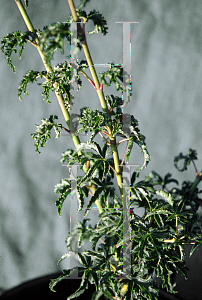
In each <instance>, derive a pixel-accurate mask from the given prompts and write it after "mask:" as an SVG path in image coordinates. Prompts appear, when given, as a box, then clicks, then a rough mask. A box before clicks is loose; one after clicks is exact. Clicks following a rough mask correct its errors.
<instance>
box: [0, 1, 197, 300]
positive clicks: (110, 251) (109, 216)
mask: <svg viewBox="0 0 202 300" xmlns="http://www.w3.org/2000/svg"><path fill="white" fill-rule="evenodd" d="M88 1H89V0H82V1H81V5H80V6H79V8H78V9H77V10H75V12H74V13H76V14H77V17H78V20H83V22H84V23H86V22H88V21H89V20H91V21H93V23H94V30H93V31H91V32H89V34H94V33H98V32H101V33H102V34H103V35H106V33H107V29H108V28H107V22H106V20H105V19H104V17H103V16H102V15H101V14H100V13H99V12H96V11H95V10H93V11H91V12H90V13H89V14H87V13H86V12H85V11H81V10H80V9H81V8H82V7H83V6H85V4H86V3H87V2H88ZM24 2H25V6H26V8H27V7H28V1H24ZM69 2H71V3H73V2H72V1H69ZM18 5H19V6H20V7H21V8H23V6H22V3H21V1H18ZM22 16H23V18H24V19H25V20H28V17H27V13H26V12H25V11H24V13H23V14H22ZM73 21H74V17H73V13H72V15H70V17H69V19H68V20H67V21H66V22H63V23H54V24H49V25H47V26H45V27H44V28H43V31H41V30H35V29H34V28H33V27H32V25H31V23H29V22H28V23H29V28H28V29H29V30H28V31H26V32H25V33H22V32H21V31H16V32H13V33H10V34H8V35H6V36H5V37H4V38H3V39H2V41H1V45H2V46H1V50H2V52H3V54H4V55H5V57H6V59H7V62H8V64H9V65H10V67H11V69H12V70H13V72H14V71H15V67H14V65H13V63H12V60H11V55H12V52H14V53H17V52H19V58H21V56H22V51H23V50H24V48H25V44H26V43H27V42H30V43H31V44H33V46H35V47H36V48H37V50H38V51H39V53H40V55H41V57H42V59H43V62H44V65H45V68H46V71H33V70H31V71H29V72H28V73H27V74H26V75H25V76H24V77H23V79H22V80H21V82H20V86H19V88H18V96H19V98H20V99H21V95H22V93H24V94H26V95H28V93H27V85H28V83H34V82H36V81H37V79H38V78H40V79H44V82H43V83H42V84H41V85H42V87H43V89H44V90H43V93H42V95H43V98H44V100H46V101H47V102H48V103H49V102H50V100H49V96H50V91H52V92H55V94H56V96H57V99H58V101H59V103H60V105H61V109H62V113H63V116H64V119H65V122H66V124H65V125H64V126H63V125H62V124H58V123H56V122H55V120H57V119H58V117H57V116H56V115H50V116H49V118H47V119H42V122H41V124H40V125H35V126H36V131H35V132H34V133H32V138H33V139H35V143H34V145H35V151H36V152H37V153H40V151H39V147H44V146H45V144H46V143H47V141H48V139H49V138H51V130H52V129H54V131H55V134H56V137H55V138H59V136H60V133H61V131H60V129H61V130H65V131H66V132H68V133H69V134H70V135H71V137H72V139H73V141H74V145H75V149H72V148H69V149H66V150H65V152H64V153H63V154H62V159H61V162H62V163H66V165H67V167H68V168H70V171H71V168H72V167H73V165H75V164H77V165H79V166H80V169H81V170H83V171H84V172H85V174H84V175H83V176H74V175H73V173H71V174H70V177H68V178H64V179H62V180H61V181H60V183H58V184H57V185H56V186H55V193H56V194H59V197H58V200H57V201H56V202H55V205H56V207H57V211H58V214H59V215H60V216H61V214H62V208H63V203H64V201H68V200H66V199H67V198H68V195H72V194H73V193H76V194H77V198H78V202H79V210H82V209H83V208H84V205H85V204H86V208H85V213H84V219H83V222H78V225H77V227H75V228H74V229H73V230H72V231H71V232H69V234H68V237H67V239H66V245H67V250H68V252H67V253H66V254H64V255H63V256H62V257H61V259H60V261H61V260H63V259H65V258H68V257H70V258H71V257H73V258H76V259H77V260H78V262H79V263H80V266H79V267H76V268H73V269H65V270H63V274H62V275H61V276H60V277H59V278H57V279H52V280H51V283H50V288H51V290H52V291H55V290H54V288H55V285H56V284H57V283H58V282H59V281H60V280H62V279H63V278H68V277H69V276H70V275H71V274H72V273H73V272H75V271H77V270H78V271H79V272H83V277H82V282H81V285H80V288H79V289H78V290H77V291H76V292H75V293H74V294H72V295H71V296H69V297H68V299H72V298H75V297H78V296H79V295H81V294H82V293H83V292H84V291H85V289H86V288H87V287H88V283H92V284H94V285H95V287H96V291H95V293H94V295H93V298H92V299H93V300H96V299H99V298H100V297H101V296H102V295H104V297H105V298H106V299H123V300H129V299H131V300H132V299H147V300H148V299H150V300H154V299H158V292H159V288H160V287H159V286H158V285H157V283H156V278H157V277H158V278H160V279H161V280H162V287H163V288H166V289H167V291H168V292H172V293H174V292H175V290H174V288H175V286H176V275H177V273H180V274H182V275H183V276H184V277H186V276H187V266H186V263H185V253H184V245H185V244H192V248H191V251H190V256H191V255H192V254H193V253H194V251H195V250H196V249H197V248H198V247H199V246H200V245H201V242H202V235H201V217H200V216H199V214H198V210H199V208H200V206H201V204H202V199H200V197H199V194H200V193H201V192H202V191H200V190H199V188H198V184H199V183H200V181H201V180H202V172H200V173H198V171H197V168H196V165H195V162H194V161H195V160H197V152H196V151H195V150H192V149H189V153H188V154H187V155H183V154H182V153H180V154H179V155H178V156H176V157H175V159H174V165H175V167H176V168H177V169H178V170H179V171H185V170H187V167H188V166H189V165H190V164H191V163H192V164H193V166H194V168H195V174H196V176H195V180H194V181H193V182H190V181H184V182H183V183H182V185H181V186H179V183H178V181H177V180H176V179H175V178H172V175H171V174H170V173H167V174H165V176H164V177H163V176H160V175H159V174H158V173H157V172H155V171H153V172H151V173H150V174H149V175H147V176H146V177H145V179H144V180H138V177H139V172H140V171H141V170H142V169H144V168H146V167H147V165H148V163H149V161H150V155H149V152H148V150H147V146H146V143H145V137H144V135H142V133H140V129H139V125H138V121H137V119H136V118H135V117H134V116H133V115H131V116H130V118H129V120H128V123H127V128H124V126H123V122H122V120H123V113H122V108H123V107H124V106H123V101H122V98H121V95H120V94H119V95H106V96H104V93H103V85H104V86H105V87H106V89H107V88H108V87H109V86H111V85H115V87H116V90H117V92H119V93H123V92H124V90H123V88H122V84H123V66H120V65H115V64H114V62H113V63H111V64H108V66H109V69H108V70H107V71H105V72H102V73H100V74H99V77H100V82H99V81H98V77H97V74H96V72H95V70H94V68H93V70H91V74H92V77H93V80H94V82H93V80H92V79H91V78H90V77H89V76H88V75H87V74H86V73H85V70H86V69H87V68H89V69H90V68H91V67H92V66H91V65H90V64H89V57H86V59H87V61H83V60H81V61H80V62H79V61H74V63H75V64H76V66H77V77H76V78H73V79H72V61H68V60H67V61H64V62H63V63H60V64H58V65H56V66H54V67H52V66H51V60H53V57H54V53H55V51H57V50H61V51H62V52H63V44H64V40H66V41H67V42H70V41H71V29H70V27H71V26H70V24H71V22H73ZM77 42H78V47H79V49H80V50H81V49H82V47H84V46H85V45H87V42H86V36H85V30H84V25H83V27H82V26H80V27H79V29H78V40H77ZM18 48H19V51H18ZM80 75H83V76H84V77H85V78H87V80H88V81H89V82H90V84H91V85H89V87H90V88H91V87H92V86H93V88H95V89H96V91H97V94H98V98H99V100H100V104H101V108H100V109H96V110H92V109H91V108H90V107H89V106H84V107H83V108H82V109H80V115H78V123H79V125H80V128H79V129H78V130H77V131H76V132H73V131H71V128H70V127H71V126H69V125H70V112H71V106H72V93H71V84H72V83H73V81H74V80H77V83H78V90H79V91H80V90H82V82H81V78H80V77H81V76H80ZM96 81H97V83H96ZM84 98H85V97H84ZM85 104H86V103H85ZM126 104H127V103H125V105H126ZM102 109H103V111H102ZM66 125H67V126H68V127H69V128H68V129H67V128H66ZM124 125H125V124H124ZM126 129H127V130H126ZM128 129H129V131H128ZM82 132H84V133H85V134H86V135H87V134H88V133H90V137H89V141H87V142H81V141H80V139H79V134H80V133H82ZM98 135H100V136H101V137H102V138H103V142H104V145H103V147H102V146H101V145H100V144H99V143H98V142H97V141H96V138H97V136H98ZM120 136H121V138H122V140H120V141H119V142H116V137H120ZM122 142H124V143H126V150H125V153H124V156H123V159H122V160H120V159H119V154H118V146H119V145H120V143H122ZM134 143H135V144H137V145H138V146H139V147H140V151H141V152H142V154H143V159H144V162H143V165H142V166H141V167H140V168H139V169H137V170H136V171H134V172H133V174H132V177H131V179H130V183H127V182H124V170H125V168H126V167H127V163H128V162H129V158H130V156H131V153H132V148H133V144H134ZM180 161H183V167H179V162H180ZM114 176H116V179H117V184H118V187H119V191H120V195H119V194H116V192H115V188H114V187H113V185H114V184H113V182H112V179H113V178H114ZM73 180H74V181H76V190H74V191H73V190H72V182H73ZM126 190H129V193H128V192H127V191H126ZM85 202H86V203H85ZM94 204H96V205H97V207H98V209H99V216H98V219H97V223H96V224H95V226H94V227H92V225H91V224H90V223H89V221H90V219H89V218H88V219H87V218H86V216H87V214H88V213H89V211H90V210H91V208H92V207H93V205H94ZM137 208H141V209H142V211H143V214H142V215H138V214H137ZM126 233H127V234H126ZM75 238H76V239H77V249H75V248H74V247H73V241H74V240H75ZM89 241H90V242H91V245H92V248H91V250H88V251H87V250H85V251H78V249H79V248H80V247H81V246H83V245H84V244H85V242H89ZM124 251H126V252H127V251H129V252H127V253H129V254H130V255H129V257H127V255H125V252H124ZM60 261H59V262H60ZM127 262H128V263H127Z"/></svg>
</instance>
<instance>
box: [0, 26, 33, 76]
mask: <svg viewBox="0 0 202 300" xmlns="http://www.w3.org/2000/svg"><path fill="white" fill-rule="evenodd" d="M33 35H34V34H33V33H30V32H29V31H27V32H26V33H22V31H16V32H12V33H9V34H7V35H6V36H5V37H3V39H2V40H1V51H2V53H3V54H4V55H5V56H6V60H7V63H8V64H9V66H10V67H11V69H12V70H13V73H15V66H14V64H13V63H12V60H11V54H12V52H14V53H17V51H18V52H19V56H18V57H19V59H21V56H22V52H23V50H24V48H25V47H24V44H25V43H27V41H28V40H29V36H33ZM17 47H19V48H20V49H19V50H17Z"/></svg>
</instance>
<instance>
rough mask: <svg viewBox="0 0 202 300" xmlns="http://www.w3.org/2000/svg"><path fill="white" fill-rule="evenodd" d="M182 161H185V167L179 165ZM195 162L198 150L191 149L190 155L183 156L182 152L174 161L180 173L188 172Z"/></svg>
mask: <svg viewBox="0 0 202 300" xmlns="http://www.w3.org/2000/svg"><path fill="white" fill-rule="evenodd" d="M180 160H184V165H183V167H181V168H180V167H179V166H178V163H179V161H180ZM194 160H197V152H196V150H192V149H189V154H187V155H183V154H182V152H181V153H180V154H179V155H178V156H176V157H175V159H174V165H175V167H176V168H177V169H178V171H180V172H183V171H184V170H187V166H188V165H190V163H191V162H192V161H194Z"/></svg>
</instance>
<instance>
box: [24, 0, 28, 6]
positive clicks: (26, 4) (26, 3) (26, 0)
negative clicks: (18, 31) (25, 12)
mask: <svg viewBox="0 0 202 300" xmlns="http://www.w3.org/2000/svg"><path fill="white" fill-rule="evenodd" d="M24 2H25V8H28V0H24Z"/></svg>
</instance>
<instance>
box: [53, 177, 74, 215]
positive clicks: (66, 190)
mask: <svg viewBox="0 0 202 300" xmlns="http://www.w3.org/2000/svg"><path fill="white" fill-rule="evenodd" d="M54 192H55V193H60V194H61V195H60V197H59V198H58V200H57V201H56V202H55V205H56V206H57V207H58V214H59V216H61V212H62V205H63V202H64V201H65V199H66V198H67V196H68V195H69V194H71V179H67V178H64V179H62V180H60V183H58V184H57V185H55V189H54Z"/></svg>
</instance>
